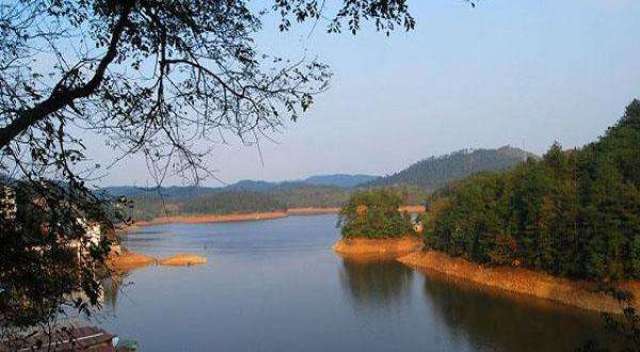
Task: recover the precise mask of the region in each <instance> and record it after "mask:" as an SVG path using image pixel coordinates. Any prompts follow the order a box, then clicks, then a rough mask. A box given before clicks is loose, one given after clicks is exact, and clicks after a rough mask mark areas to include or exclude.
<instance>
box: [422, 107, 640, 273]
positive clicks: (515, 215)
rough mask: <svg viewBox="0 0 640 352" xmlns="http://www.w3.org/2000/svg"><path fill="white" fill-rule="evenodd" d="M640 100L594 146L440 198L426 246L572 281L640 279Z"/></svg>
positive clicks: (558, 152)
mask: <svg viewBox="0 0 640 352" xmlns="http://www.w3.org/2000/svg"><path fill="white" fill-rule="evenodd" d="M639 145H640V101H638V100H634V101H633V102H632V103H631V104H630V105H629V106H628V107H627V109H626V113H625V115H624V116H623V117H622V119H621V120H620V121H619V122H618V123H617V124H616V125H615V126H613V127H611V128H609V129H608V131H607V132H606V134H605V135H604V136H603V137H601V138H600V139H599V140H598V141H597V142H595V143H591V144H589V145H586V146H584V147H583V148H581V149H579V150H578V149H577V150H572V151H563V150H562V149H561V147H560V145H559V144H558V143H556V144H554V145H553V146H552V147H551V148H550V149H549V151H548V152H547V153H546V154H545V155H544V157H543V159H542V160H535V159H532V158H529V159H528V160H527V161H526V162H525V163H523V164H522V165H520V166H518V167H516V168H515V169H513V170H510V171H507V172H503V173H484V174H480V175H476V176H472V177H470V178H468V179H466V180H463V181H461V182H458V183H457V184H455V185H452V186H450V187H449V188H448V189H445V190H443V191H441V192H438V193H437V194H436V199H438V200H439V201H440V202H444V200H446V202H445V203H446V206H445V207H444V209H443V210H441V211H439V212H438V213H437V214H433V216H432V218H431V221H429V223H428V224H427V226H425V241H426V243H427V245H428V246H430V247H431V248H435V249H438V250H442V251H445V252H447V253H449V254H451V255H454V256H462V257H464V258H466V259H469V260H472V261H476V262H480V263H487V264H513V265H523V266H525V267H528V268H532V269H536V270H543V271H545V272H548V273H551V274H554V275H561V276H568V277H572V278H587V279H597V280H603V281H606V280H617V279H631V278H635V279H637V278H640V176H639V175H640V148H638V146H639Z"/></svg>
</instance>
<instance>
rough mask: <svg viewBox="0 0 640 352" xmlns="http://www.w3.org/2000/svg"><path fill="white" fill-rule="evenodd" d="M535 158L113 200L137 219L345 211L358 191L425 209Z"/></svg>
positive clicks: (488, 158)
mask: <svg viewBox="0 0 640 352" xmlns="http://www.w3.org/2000/svg"><path fill="white" fill-rule="evenodd" d="M527 156H531V154H528V153H526V152H524V151H522V150H520V149H517V148H511V147H502V148H499V149H479V150H474V151H469V150H462V151H458V152H455V153H452V154H448V155H445V156H441V157H433V158H429V159H425V160H422V161H420V162H417V163H415V164H413V165H411V166H409V167H408V168H407V169H405V170H402V171H400V172H398V173H396V174H394V175H391V176H386V177H375V176H368V175H340V174H338V175H324V176H313V177H309V178H307V179H304V180H301V181H287V182H278V183H274V182H265V181H240V182H238V183H235V184H233V185H229V186H227V187H223V188H207V187H167V188H161V189H143V188H135V187H112V188H109V189H108V191H109V192H110V193H111V194H113V195H124V196H127V197H128V198H130V199H131V200H132V201H133V204H134V208H133V209H132V216H133V218H134V219H151V218H154V217H158V216H162V215H180V214H224V213H234V212H237V213H243V212H244V213H247V212H268V211H273V210H280V209H289V208H308V207H316V208H326V207H341V206H343V205H344V204H346V202H347V200H348V199H349V197H350V195H351V194H352V193H353V192H354V191H360V190H366V189H376V188H391V189H392V190H393V191H394V192H396V193H397V194H398V195H399V196H400V197H401V199H402V203H403V204H405V205H416V204H423V203H424V201H425V199H426V198H427V197H428V196H429V195H430V194H431V192H432V191H433V190H435V189H437V188H439V187H442V186H444V185H446V184H447V183H449V182H451V181H455V180H459V179H461V178H464V177H465V176H468V175H472V174H474V173H477V172H480V171H484V170H503V169H505V168H509V167H513V166H515V165H517V164H518V163H522V161H523V160H524V158H525V157H527Z"/></svg>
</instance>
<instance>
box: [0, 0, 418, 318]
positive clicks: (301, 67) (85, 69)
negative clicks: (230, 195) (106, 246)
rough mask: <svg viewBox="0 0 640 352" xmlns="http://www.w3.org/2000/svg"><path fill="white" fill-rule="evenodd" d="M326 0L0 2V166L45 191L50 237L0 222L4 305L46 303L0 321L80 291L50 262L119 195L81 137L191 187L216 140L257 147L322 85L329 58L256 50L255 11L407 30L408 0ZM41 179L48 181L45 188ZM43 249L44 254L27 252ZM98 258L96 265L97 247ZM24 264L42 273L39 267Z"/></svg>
mask: <svg viewBox="0 0 640 352" xmlns="http://www.w3.org/2000/svg"><path fill="white" fill-rule="evenodd" d="M323 4H324V2H320V1H318V0H275V1H272V2H270V3H269V4H267V5H266V9H255V8H256V6H255V4H254V2H251V1H248V0H238V1H213V0H198V1H191V0H189V1H187V0H167V1H155V0H118V1H115V0H100V1H84V0H82V1H81V0H68V1H67V0H65V1H58V0H53V1H52V0H36V1H26V0H18V1H9V2H2V3H0V174H6V175H8V177H9V178H10V179H14V180H21V181H23V182H25V183H26V184H28V188H29V192H33V196H32V197H31V198H32V199H42V200H44V201H43V202H44V203H45V204H46V207H45V209H44V212H46V213H47V214H45V215H43V216H42V219H43V225H46V226H44V227H45V228H46V229H48V230H47V232H49V236H47V237H46V238H47V241H49V242H48V243H46V245H45V244H43V245H42V246H39V247H38V248H39V250H40V251H41V252H39V254H38V253H34V250H33V247H32V246H31V242H30V240H27V238H28V237H33V236H34V234H33V233H31V234H30V233H26V232H24V231H23V230H22V229H26V228H27V227H22V228H20V227H16V226H15V224H13V223H7V222H4V221H3V222H2V223H0V225H2V227H1V228H0V233H1V234H2V238H1V240H2V243H1V246H0V247H1V248H2V251H3V253H2V254H3V255H2V256H1V257H0V260H1V261H2V263H0V268H1V269H2V272H0V285H1V286H2V287H3V290H2V291H1V293H0V294H1V295H2V298H1V299H2V300H3V301H2V302H3V304H7V305H9V306H14V307H21V306H24V305H32V304H33V305H38V304H40V303H43V302H44V303H46V304H44V309H34V310H24V314H25V316H26V317H22V316H20V309H17V310H15V313H16V315H6V314H4V311H3V315H2V316H0V318H1V319H2V320H1V321H0V325H1V326H2V328H5V327H8V326H12V325H16V324H17V325H24V324H28V323H33V322H36V321H38V320H39V321H40V322H47V321H49V320H50V319H51V318H52V317H54V316H55V315H56V313H57V311H56V310H55V309H53V307H54V306H55V305H56V304H57V303H60V302H62V301H63V299H64V297H65V296H67V294H68V293H70V291H71V290H73V289H75V288H77V287H78V284H77V283H76V281H74V280H72V276H73V275H69V276H66V277H65V278H60V277H58V279H56V280H54V279H53V278H55V277H56V275H57V272H56V271H57V270H58V269H59V268H61V267H64V264H65V263H66V264H68V265H71V264H73V263H71V262H69V261H68V260H67V259H66V256H63V257H65V258H63V259H61V260H58V256H57V253H58V250H59V247H60V246H62V247H64V246H65V245H67V244H69V243H72V242H73V241H74V240H76V239H77V238H78V237H79V236H81V233H80V232H81V231H80V230H78V229H77V226H78V221H79V220H81V219H83V218H85V217H88V218H91V219H95V220H96V221H99V222H104V223H105V226H107V227H112V224H113V221H114V219H115V218H114V216H113V213H112V212H111V210H108V207H107V205H109V204H113V203H112V202H110V201H109V200H108V199H107V198H106V197H103V196H101V195H97V194H95V193H94V192H93V191H94V190H95V188H94V187H93V186H92V185H91V184H90V182H93V181H95V180H96V179H97V178H98V177H100V176H102V175H101V174H100V170H101V169H100V165H96V164H95V163H93V162H92V161H91V159H90V158H89V157H88V156H87V155H86V154H85V153H86V150H87V148H86V141H83V140H82V139H81V138H79V137H78V136H80V135H83V134H84V135H90V136H91V138H93V137H98V138H96V140H103V141H105V142H106V144H107V146H108V147H111V148H112V149H113V154H114V162H118V161H120V160H123V159H125V158H127V157H128V156H129V155H131V154H141V155H142V156H143V157H144V158H145V161H146V163H147V165H148V166H149V171H150V173H151V176H152V177H154V180H155V181H156V182H157V184H158V185H160V184H162V182H163V180H164V179H165V178H166V177H167V176H172V175H178V176H183V177H186V178H188V179H189V180H191V181H193V183H194V184H197V183H198V182H199V181H200V180H202V179H203V178H204V177H206V176H208V175H210V174H211V173H210V168H209V167H208V165H206V163H205V157H206V156H207V155H208V154H209V152H210V149H211V148H212V146H213V145H215V144H218V143H227V142H228V139H229V138H230V137H237V138H239V140H240V141H241V142H242V143H244V144H251V143H257V142H258V138H260V137H261V136H268V135H269V134H270V133H273V132H276V131H279V130H280V129H282V128H283V127H285V123H287V122H288V121H296V120H298V119H299V118H300V117H301V116H302V114H303V113H304V112H305V111H307V110H308V109H309V108H310V106H311V105H312V104H313V102H314V97H315V96H316V95H317V94H319V93H321V92H323V91H324V90H326V89H327V87H328V82H329V79H330V77H331V73H330V71H329V69H328V66H327V65H325V64H323V63H321V62H318V61H316V60H310V61H309V60H304V59H303V60H297V61H296V60H289V59H286V58H281V57H275V56H272V55H269V53H265V52H261V51H259V50H258V48H257V47H256V44H255V40H254V36H255V34H256V32H257V31H258V30H259V29H260V28H261V26H262V23H261V16H262V15H265V14H267V13H272V14H274V15H275V16H277V17H278V18H279V20H280V23H279V29H280V30H281V31H285V30H288V29H289V28H290V27H291V25H292V23H295V22H305V21H318V20H319V19H320V18H321V17H322V18H328V20H329V21H328V22H329V23H328V26H327V30H328V31H330V32H340V31H342V30H343V29H347V30H348V31H350V32H351V33H354V34H355V33H356V32H358V31H359V30H360V29H361V26H362V25H363V24H364V23H365V22H373V23H374V25H375V28H376V29H377V30H378V31H383V32H385V33H389V31H392V30H394V29H395V28H404V29H406V30H410V29H413V27H414V25H415V21H414V19H413V17H412V16H411V15H410V13H409V11H408V8H407V4H406V1H404V0H384V1H381V0H362V1H351V0H345V1H340V2H339V3H338V4H336V6H335V7H332V8H333V9H335V12H334V13H329V12H330V11H329V10H325V11H323V9H324V6H323ZM80 131H84V132H80ZM81 133H83V134H81ZM92 142H95V140H92ZM49 180H53V181H54V182H52V183H51V185H50V186H48V187H41V186H40V185H41V184H42V183H43V182H47V181H49ZM121 205H124V204H121ZM65 209H66V210H65ZM38 211H42V209H38ZM36 233H38V232H36ZM56 243H60V246H58V245H57V244H56ZM37 255H39V256H40V257H41V259H42V260H43V261H38V260H35V259H33V257H34V256H37ZM52 258H53V259H55V262H49V261H45V259H47V260H49V259H52ZM94 259H95V262H98V263H100V262H102V261H103V259H104V256H103V255H96V256H95V257H94ZM32 261H33V262H34V263H35V264H34V265H41V268H40V269H42V270H40V269H38V270H36V271H33V270H35V269H34V268H33V266H32V265H28V263H31V262H32ZM93 262H94V261H93V260H92V261H89V262H86V263H85V262H83V261H81V262H80V263H76V265H77V266H75V267H73V266H70V267H69V268H68V269H69V270H70V271H75V272H83V273H84V272H85V271H86V274H87V275H89V274H92V273H95V271H96V269H95V267H94V266H93V265H92V263H93ZM35 273H37V275H35ZM20 278H22V279H21V280H18V279H20ZM14 279H15V280H14ZM65 279H68V280H71V281H70V282H67V281H64V280H65ZM12 280H14V281H12ZM60 280H63V281H60ZM41 283H42V284H43V285H44V284H46V285H44V286H42V287H40V286H38V285H39V284H41ZM49 284H50V285H49ZM21 285H25V286H24V287H21ZM51 285H53V286H51ZM55 285H58V286H59V287H55ZM79 285H80V286H81V287H80V288H81V290H82V291H84V292H85V293H87V294H89V296H90V297H92V295H93V294H94V293H95V292H96V291H99V290H100V286H99V282H98V281H96V280H93V279H92V280H89V281H82V283H80V284H79ZM5 286H6V287H8V288H9V289H5V288H4V287H5ZM34 287H35V288H37V289H34ZM11 292H17V293H16V294H13V293H11ZM48 302H51V304H48ZM90 303H94V302H93V300H91V302H90ZM82 307H85V306H84V305H83V306H82ZM50 308H51V309H50ZM29 312H36V313H37V314H29ZM25 319H26V320H25ZM3 331H6V330H3Z"/></svg>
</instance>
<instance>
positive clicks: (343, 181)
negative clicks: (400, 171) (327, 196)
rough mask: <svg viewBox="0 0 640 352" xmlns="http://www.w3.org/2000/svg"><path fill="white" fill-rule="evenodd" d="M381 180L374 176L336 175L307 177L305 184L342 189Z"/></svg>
mask: <svg viewBox="0 0 640 352" xmlns="http://www.w3.org/2000/svg"><path fill="white" fill-rule="evenodd" d="M378 178H380V176H372V175H363V174H356V175H347V174H334V175H319V176H311V177H307V178H305V179H304V180H303V182H304V183H308V184H312V185H320V186H336V187H342V188H352V187H356V186H359V185H362V184H365V183H367V182H371V181H373V180H376V179H378Z"/></svg>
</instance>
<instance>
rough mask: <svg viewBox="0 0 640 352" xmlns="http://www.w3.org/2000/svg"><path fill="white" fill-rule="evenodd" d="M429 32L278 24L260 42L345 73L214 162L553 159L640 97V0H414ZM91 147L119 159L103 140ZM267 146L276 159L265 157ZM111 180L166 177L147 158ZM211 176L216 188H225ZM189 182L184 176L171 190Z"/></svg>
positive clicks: (238, 166)
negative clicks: (280, 123) (477, 151)
mask: <svg viewBox="0 0 640 352" xmlns="http://www.w3.org/2000/svg"><path fill="white" fill-rule="evenodd" d="M409 6H410V8H411V13H412V14H413V16H414V17H415V18H416V21H417V23H416V29H415V30H414V31H411V32H404V31H398V32H393V33H392V34H391V35H390V36H389V37H386V36H385V35H384V34H382V33H376V32H375V30H374V29H373V28H371V27H366V29H365V30H364V31H362V32H360V33H359V34H358V35H356V36H353V35H351V34H349V33H343V34H327V33H325V28H326V27H324V24H323V23H322V22H321V23H319V24H318V25H317V27H316V28H315V30H313V31H312V30H311V27H310V26H308V25H305V26H297V27H295V29H294V30H292V31H291V32H289V33H284V34H283V33H280V32H278V31H277V30H276V24H275V22H273V21H272V20H271V19H270V18H266V19H265V22H264V29H263V31H261V32H260V33H258V34H257V36H256V39H257V43H258V48H259V49H260V50H263V51H265V52H269V53H273V54H279V55H284V56H287V57H290V58H293V59H297V58H300V57H303V56H305V57H309V58H314V57H317V58H318V59H319V60H320V61H323V62H325V63H328V64H329V65H330V66H331V69H332V71H333V73H334V77H333V79H332V81H331V86H330V89H329V90H328V91H327V92H325V93H323V94H321V95H320V96H317V97H316V100H315V104H314V105H313V106H312V108H311V111H310V112H309V113H307V114H306V115H304V117H303V118H302V119H300V120H299V121H298V122H296V123H291V124H287V128H286V130H284V131H283V132H282V133H278V134H276V135H273V136H272V137H273V139H274V140H275V142H273V141H268V140H263V141H262V142H261V144H260V151H261V153H259V151H258V149H257V147H255V146H253V147H245V146H242V145H241V143H240V142H239V141H236V142H235V143H234V142H233V141H231V144H230V145H219V146H214V149H213V152H212V153H211V155H209V157H208V160H207V161H208V163H209V165H210V167H211V168H212V169H215V170H216V172H215V175H216V177H217V178H218V179H219V180H222V181H223V182H226V183H232V182H236V181H238V180H242V179H261V180H268V181H280V180H289V179H299V178H303V177H306V176H310V175H316V174H331V173H365V174H374V175H386V174H391V173H394V172H397V171H399V170H401V169H403V168H405V167H407V166H408V165H409V164H411V163H413V162H416V161H419V160H421V159H424V158H427V157H430V156H434V155H435V156H437V155H441V154H445V153H449V152H453V151H456V150H459V149H463V148H496V147H500V146H503V145H507V144H509V145H512V146H515V147H519V148H525V149H526V150H528V151H531V152H534V153H538V154H542V153H544V151H545V150H546V149H547V148H548V147H549V146H550V145H551V144H552V143H553V142H554V141H559V142H560V143H561V144H562V145H563V146H564V147H565V148H572V147H574V146H581V145H584V144H586V143H589V142H591V141H593V140H595V139H596V138H598V136H600V135H601V134H602V133H604V131H605V130H606V128H607V127H608V126H610V125H612V124H614V123H615V122H616V121H617V120H618V119H619V118H620V116H622V114H623V113H624V107H625V106H626V105H627V104H628V103H629V102H630V101H631V100H632V99H633V98H636V97H640V28H639V27H638V23H640V21H639V20H640V2H639V1H634V0H563V1H557V0H535V1H513V0H481V1H480V2H479V4H478V6H476V7H475V8H472V7H471V6H469V5H468V4H466V3H465V2H463V1H461V0H410V1H409ZM90 152H91V153H92V155H94V156H95V159H96V160H97V161H99V162H101V163H103V164H107V163H108V161H109V160H110V158H112V157H113V153H112V152H111V151H110V150H109V149H108V148H106V147H104V145H103V144H101V143H94V144H93V145H92V146H91V147H90ZM260 154H261V155H262V157H260ZM106 172H107V174H106V176H105V177H104V178H103V179H102V180H101V183H102V184H103V185H137V186H145V185H153V181H151V178H150V177H149V176H148V172H147V170H146V166H145V163H144V162H143V161H142V159H140V158H139V157H133V158H130V159H126V160H124V161H122V162H120V163H119V164H117V165H116V166H114V167H113V168H111V169H109V170H107V171H106ZM219 180H216V179H210V180H207V181H205V182H204V184H205V185H208V186H220V185H222V184H221V182H220V181H219ZM172 184H174V185H183V184H185V183H184V181H182V179H180V178H170V179H168V180H167V181H166V182H165V185H172Z"/></svg>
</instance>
